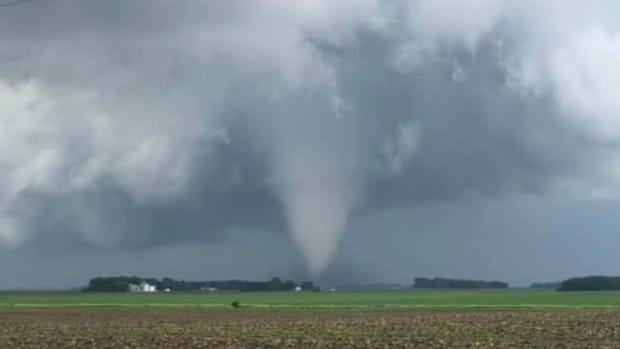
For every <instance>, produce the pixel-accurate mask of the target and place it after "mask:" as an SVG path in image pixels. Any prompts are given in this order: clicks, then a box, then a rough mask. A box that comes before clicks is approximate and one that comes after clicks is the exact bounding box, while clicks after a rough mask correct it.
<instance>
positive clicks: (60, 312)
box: [0, 307, 620, 349]
mask: <svg viewBox="0 0 620 349" xmlns="http://www.w3.org/2000/svg"><path fill="white" fill-rule="evenodd" d="M0 348H33V349H34V348H86V349H88V348H620V312H618V311H616V310H443V311H434V310H395V309H392V310H333V311H326V310H311V309H250V308H246V309H205V308H198V309H188V308H185V309H183V308H92V307H91V308H75V307H73V308H4V309H2V310H0Z"/></svg>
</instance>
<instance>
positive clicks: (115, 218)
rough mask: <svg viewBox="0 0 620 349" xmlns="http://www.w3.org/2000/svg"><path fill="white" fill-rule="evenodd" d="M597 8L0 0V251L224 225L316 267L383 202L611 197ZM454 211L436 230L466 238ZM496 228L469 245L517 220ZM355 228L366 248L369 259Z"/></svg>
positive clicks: (610, 84)
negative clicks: (289, 247) (284, 247)
mask: <svg viewBox="0 0 620 349" xmlns="http://www.w3.org/2000/svg"><path fill="white" fill-rule="evenodd" d="M617 10H620V8H619V7H618V5H617V4H616V3H615V2H613V1H603V0H600V1H586V0H572V1H559V0H549V1H544V2H540V1H533V0H532V1H529V0H528V1H509V0H475V1H473V0H467V1H466V0H411V1H406V0H399V1H381V0H355V1H353V0H338V1H322V0H299V1H286V0H265V1H258V0H257V1H237V0H221V1H220V0H208V1H207V0H205V1H174V2H173V1H164V0H161V1H160V0H149V1H146V0H131V1H120V0H119V1H117V0H111V1H78V0H49V1H41V0H39V1H37V0H32V1H28V2H24V3H21V4H19V5H15V6H11V7H6V8H0V249H1V250H2V253H3V254H5V255H6V256H10V255H12V254H16V255H19V256H23V255H24V254H26V255H27V254H30V253H37V254H43V255H44V256H46V257H44V258H50V259H54V258H56V257H54V256H58V255H59V254H62V253H65V251H78V250H79V251H82V252H80V253H81V254H83V253H85V252H83V251H91V252H89V253H90V254H92V255H98V254H99V255H105V254H106V253H109V255H113V254H117V253H125V252H129V253H140V254H149V253H153V251H157V250H158V249H162V248H165V247H166V246H173V247H174V246H180V245H184V244H190V245H191V244H196V245H201V246H206V247H205V251H206V250H208V249H209V248H210V247H209V246H213V245H217V244H218V243H221V241H231V240H230V239H231V237H230V231H235V233H234V234H233V235H234V236H235V238H234V239H233V240H234V241H237V242H238V241H246V242H242V243H239V250H238V251H244V252H243V253H246V252H247V249H248V248H251V247H250V246H246V245H247V241H255V240H259V241H269V243H270V244H273V246H279V245H278V244H279V243H281V242H279V243H278V242H274V241H276V240H278V239H281V237H285V238H287V239H288V238H289V237H290V239H291V241H293V242H294V243H295V245H296V246H297V247H298V249H299V253H300V254H301V255H302V256H304V260H305V263H304V264H303V265H304V266H300V265H299V261H296V262H295V263H297V265H295V266H293V267H292V269H291V270H293V269H296V270H297V269H301V270H304V269H307V271H308V272H310V274H311V275H315V276H316V275H319V274H321V273H325V274H326V275H327V274H329V273H330V271H329V268H330V265H331V266H332V273H334V275H338V273H339V272H338V270H343V271H342V272H343V273H349V272H348V271H347V270H348V269H347V268H351V267H350V266H348V267H345V265H346V264H347V263H346V262H343V263H339V262H338V261H339V256H338V251H345V252H346V248H347V243H348V242H347V241H356V234H355V232H354V231H352V229H351V227H358V228H355V229H354V230H360V231H362V232H360V233H359V237H358V239H360V240H359V241H363V240H364V239H365V238H367V237H368V235H367V234H366V235H364V234H365V233H363V231H364V229H367V228H364V227H360V224H361V223H360V222H365V226H366V227H368V226H374V225H376V223H373V222H374V221H376V220H381V219H382V218H381V217H385V216H386V215H387V216H389V215H390V214H391V213H390V212H400V214H402V215H405V216H408V217H409V221H408V222H409V223H402V224H401V225H400V226H397V227H395V226H394V224H396V223H393V222H398V221H399V219H397V218H394V219H393V220H392V221H389V222H387V223H385V224H384V225H379V226H377V227H376V231H377V234H379V235H380V231H381V230H384V229H390V230H392V231H401V232H402V231H403V227H406V226H408V224H409V225H411V226H413V227H416V226H417V227H418V230H422V229H424V227H425V226H428V225H427V223H424V222H426V220H425V219H424V217H421V216H420V212H426V211H425V210H429V209H430V208H429V207H431V208H433V209H434V210H435V211H433V212H429V213H428V217H434V219H435V221H436V222H437V221H441V220H442V219H445V218H442V216H444V215H445V216H446V217H447V216H450V215H452V216H456V218H454V219H455V220H456V221H458V220H459V218H458V217H459V214H458V213H455V212H454V209H453V208H451V207H453V206H451V205H453V204H455V203H463V205H464V206H463V209H462V210H463V212H468V211H470V210H471V208H470V207H487V206H486V205H487V204H484V203H480V202H479V201H480V200H482V199H481V198H484V200H488V201H490V202H492V201H493V200H506V202H510V203H512V202H519V203H522V202H528V204H527V205H521V204H518V205H517V206H519V207H526V206H528V205H532V206H536V205H539V204H540V202H551V203H553V204H550V205H551V206H544V205H543V206H542V207H543V208H541V210H542V211H544V210H550V211H553V212H556V210H558V209H557V207H563V206H564V205H567V203H571V202H578V203H579V205H582V204H583V205H585V206H586V207H590V203H591V202H595V203H597V202H616V200H617V198H618V194H619V193H620V191H619V189H620V188H619V184H620V182H619V179H620V177H619V176H620V156H618V151H619V150H620V99H619V98H618V91H620V28H619V27H618V26H619V24H620V17H618V16H617V15H615V13H617ZM614 11H615V12H614ZM523 197H531V198H534V199H531V200H534V201H536V202H537V204H534V203H531V202H530V201H528V200H530V199H528V200H525V201H522V200H523V199H522V198H523ZM472 198H473V199H472ZM472 200H473V201H472ZM484 200H483V201H484ZM510 203H509V204H507V205H508V206H510V205H512V204H510ZM584 203H586V204H584ZM554 205H555V206H554ZM545 207H546V208H545ZM548 207H554V208H548ZM498 210H499V211H501V212H500V213H498V215H500V216H502V217H510V214H509V212H510V210H508V209H506V210H502V209H501V208H500V209H498ZM586 210H587V209H586ZM457 211H458V210H457ZM525 211H528V210H527V209H525ZM403 212H408V213H403ZM442 212H443V213H442ZM459 212H461V211H459ZM470 213H471V215H472V216H470V218H465V217H464V218H463V219H462V220H461V222H463V224H462V225H459V224H455V225H449V226H450V229H447V228H445V227H444V228H445V229H444V228H442V229H443V230H442V229H438V230H439V231H443V232H442V233H438V234H436V238H437V241H440V242H446V243H447V241H448V240H451V239H464V240H466V239H470V238H471V237H474V236H478V235H477V234H478V233H479V230H478V232H476V230H477V229H478V228H476V227H475V226H476V224H478V223H475V222H471V220H472V218H471V217H476V211H471V212H470ZM514 214H515V215H516V217H519V215H520V214H522V213H520V211H519V210H515V211H514ZM548 214H549V215H550V216H553V217H556V216H557V217H559V216H561V215H559V214H555V213H548ZM530 217H531V216H530ZM511 219H513V218H511ZM514 219H516V218H514ZM517 220H518V219H517ZM464 222H466V223H464ZM482 224H483V223H482ZM524 226H525V228H524V229H527V225H524ZM382 227H384V228H382ZM497 227H498V228H499V229H500V230H503V231H499V232H497V235H495V237H489V238H488V239H486V240H485V241H487V243H488V245H489V249H493V246H496V245H497V244H498V243H501V241H508V240H510V241H512V240H515V241H532V237H531V236H529V235H528V234H526V233H523V232H518V231H512V230H513V228H514V227H510V228H506V227H505V226H503V224H498V225H497ZM459 229H460V230H461V231H459V232H453V233H448V232H447V231H448V230H459ZM405 230H409V229H405ZM483 230H484V229H483ZM517 230H518V229H517ZM345 233H347V235H346V239H345V242H344V245H342V246H341V245H340V243H341V240H342V239H343V236H344V235H343V234H345ZM385 234H386V237H385V239H386V240H389V237H387V235H389V234H388V233H385ZM398 234H399V238H398V239H399V240H398V241H402V242H403V243H405V244H407V245H408V244H412V245H416V243H420V242H423V241H425V240H424V239H425V235H424V233H423V232H422V231H416V229H411V230H410V231H408V232H407V233H404V232H402V233H398ZM468 234H469V235H468ZM567 234H568V233H567ZM258 236H260V237H261V238H260V239H257V237H258ZM364 236H365V237H364ZM244 239H245V240H244ZM560 239H561V238H560ZM377 240H382V238H381V237H378V238H377ZM386 240H383V241H386ZM448 244H449V243H448ZM368 245H369V246H371V245H373V243H372V242H371V243H369V244H368ZM375 245H376V246H377V248H376V249H369V250H368V251H367V252H366V255H368V256H373V255H374V257H368V258H370V259H372V260H375V259H382V258H384V257H385V258H387V256H386V254H389V250H390V247H385V248H382V247H381V245H382V243H379V244H376V243H375ZM431 245H433V244H430V245H429V246H431ZM439 245H442V244H441V243H440V244H439ZM516 245H518V244H516ZM551 245H552V244H549V246H551ZM243 246H245V247H243ZM174 248H176V247H174ZM274 248H275V247H274ZM436 248H439V247H436ZM231 249H232V250H234V248H232V247H231ZM343 249H344V250H343ZM364 250H366V249H364ZM19 251H22V252H21V254H19V253H18V252H19ZM23 251H29V252H23ZM106 251H107V252H106ZM123 251H125V252H123ZM345 252H343V253H345ZM195 253H199V252H195ZM240 253H241V252H240ZM181 254H182V252H181ZM411 254H412V255H415V256H416V259H417V261H418V262H419V263H422V264H424V260H425V259H424V258H422V257H421V256H425V254H424V253H423V252H420V251H417V252H416V251H415V249H412V251H411ZM544 254H545V253H543V252H541V255H544ZM258 255H259V256H262V258H264V259H266V260H269V259H270V258H273V260H279V258H280V259H286V258H289V257H282V255H280V257H277V256H273V252H272V251H269V249H268V250H267V251H264V252H263V253H259V254H258ZM456 255H458V253H457V254H456ZM7 258H9V257H7ZM16 258H17V257H16ZM20 258H21V257H20ZM84 258H86V257H84V256H81V257H76V260H82V259H84ZM102 258H103V257H102ZM145 258H146V257H145ZM257 258H258V257H257ZM291 258H292V257H291ZM334 258H335V262H334ZM340 258H342V257H340ZM355 258H357V257H355ZM355 258H352V260H355ZM428 258H433V257H432V256H428ZM498 258H499V256H498ZM515 258H516V257H515ZM146 259H147V260H148V258H146ZM155 259H156V258H155ZM387 259H389V258H387ZM349 262H350V263H353V262H352V261H351V260H350V261H349ZM282 263H285V262H282ZM355 263H360V262H359V261H357V262H355ZM372 263H373V265H377V263H378V262H377V261H373V262H372ZM393 263H394V265H396V264H398V263H402V261H394V262H393ZM446 263H448V262H447V261H446ZM446 263H442V264H446ZM25 264H27V263H25ZM69 264H72V263H69ZM338 265H339V266H338ZM482 265H484V263H482ZM407 267H410V266H407ZM475 267H476V268H478V270H480V268H482V269H484V268H483V266H481V265H476V266H475ZM343 268H344V269H343ZM386 268H387V269H390V268H392V267H386ZM250 269H251V268H250ZM266 269H269V268H267V267H266ZM326 269H327V271H326ZM472 269H473V267H472ZM513 269H514V268H513ZM272 270H273V271H274V272H283V273H286V272H287V271H286V269H285V268H283V267H281V266H279V267H275V268H273V269H272ZM426 270H429V271H435V269H426ZM441 270H442V271H441V272H443V273H445V272H446V270H449V269H441ZM376 271H377V272H379V270H376ZM83 272H84V273H85V274H86V273H87V271H83ZM136 272H139V270H138V271H136ZM148 272H152V271H150V270H149V271H148ZM167 272H173V271H171V270H168V271H167ZM290 272H292V273H293V272H294V271H290ZM411 272H413V271H411ZM265 273H266V274H268V273H269V271H266V272H265ZM303 273H305V271H304V272H303ZM351 273H352V272H351ZM454 273H455V274H458V272H456V271H455V272H454ZM463 273H464V274H466V273H465V272H463ZM474 273H475V272H474ZM399 275H401V274H399ZM553 275H558V272H554V273H553ZM223 277H225V276H223ZM334 277H336V276H334ZM398 277H400V276H395V277H394V278H398ZM383 279H385V278H383ZM16 283H17V282H16Z"/></svg>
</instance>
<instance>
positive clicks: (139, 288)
mask: <svg viewBox="0 0 620 349" xmlns="http://www.w3.org/2000/svg"><path fill="white" fill-rule="evenodd" d="M129 292H139V293H152V292H157V287H155V285H151V284H149V283H148V282H144V281H143V282H141V283H140V284H139V285H136V284H129Z"/></svg>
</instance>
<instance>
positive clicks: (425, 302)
mask: <svg viewBox="0 0 620 349" xmlns="http://www.w3.org/2000/svg"><path fill="white" fill-rule="evenodd" d="M233 301H237V302H239V303H240V304H241V306H242V307H250V308H295V309H297V308H316V309H320V308H326V309H341V308H342V309H366V308H372V309H375V308H379V309H392V308H394V309H399V308H412V309H418V308H430V309H441V308H448V309H460V308H462V309H470V308H491V309H503V308H539V309H540V308H619V309H620V292H555V291H546V290H525V289H524V290H519V289H516V290H497V291H495V290H488V291H486V290H484V291H413V290H395V291H367V292H366V291H342V292H340V291H338V292H247V293H241V292H212V293H181V292H179V293H175V292H171V293H154V294H134V293H80V292H76V293H61V292H57V293H40V292H33V293H24V292H18V293H0V307H92V306H94V307H104V306H111V307H142V306H154V307H210V308H218V307H230V304H231V303H232V302H233Z"/></svg>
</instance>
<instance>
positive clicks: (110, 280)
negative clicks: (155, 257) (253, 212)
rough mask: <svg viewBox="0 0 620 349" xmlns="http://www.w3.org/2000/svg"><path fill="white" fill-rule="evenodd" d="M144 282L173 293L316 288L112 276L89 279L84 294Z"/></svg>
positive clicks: (283, 282) (275, 279)
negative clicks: (210, 290) (212, 290)
mask: <svg viewBox="0 0 620 349" xmlns="http://www.w3.org/2000/svg"><path fill="white" fill-rule="evenodd" d="M142 282H146V283H148V284H150V285H155V287H157V289H158V290H166V289H170V290H173V291H205V290H209V289H215V290H224V291H241V292H252V291H293V290H295V289H296V288H297V287H300V288H301V289H302V290H304V291H315V290H317V289H318V288H317V287H316V286H315V285H314V283H313V282H311V281H304V282H301V283H299V284H298V283H295V282H294V281H292V280H282V279H280V278H278V277H273V278H271V280H268V281H247V280H227V281H185V280H174V279H171V278H163V279H161V280H158V279H155V278H140V277H137V276H114V277H96V278H93V279H90V281H89V282H88V286H87V287H86V288H84V289H83V291H84V292H127V291H128V290H129V285H130V284H134V285H138V284H140V283H142Z"/></svg>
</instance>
